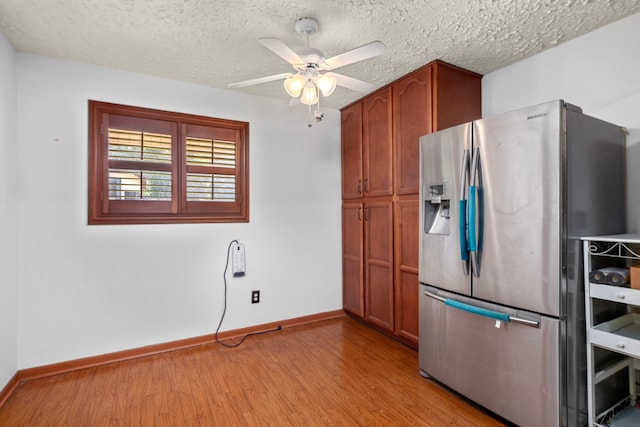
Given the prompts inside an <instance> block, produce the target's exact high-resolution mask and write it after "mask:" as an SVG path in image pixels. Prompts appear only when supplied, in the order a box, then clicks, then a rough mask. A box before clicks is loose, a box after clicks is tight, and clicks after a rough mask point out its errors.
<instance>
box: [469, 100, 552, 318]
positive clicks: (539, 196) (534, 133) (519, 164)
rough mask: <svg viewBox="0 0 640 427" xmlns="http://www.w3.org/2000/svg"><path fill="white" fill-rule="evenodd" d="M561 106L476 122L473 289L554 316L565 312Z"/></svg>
mask: <svg viewBox="0 0 640 427" xmlns="http://www.w3.org/2000/svg"><path fill="white" fill-rule="evenodd" d="M561 106H562V102H561V101H554V102H551V103H546V104H542V105H538V106H534V107H530V108H527V109H522V110H517V111H513V112H510V113H506V114H502V115H499V116H494V117H489V118H486V119H482V120H478V121H476V122H474V124H473V138H474V154H475V156H474V159H473V161H472V164H473V163H475V162H477V175H475V182H474V179H473V178H472V184H476V186H475V188H477V192H476V195H477V206H476V212H477V215H475V216H474V217H473V218H470V224H469V228H470V229H471V228H472V227H473V231H477V233H475V234H476V235H477V247H478V251H477V255H478V263H477V265H476V270H475V271H474V282H473V296H474V297H476V298H480V299H483V300H487V301H492V302H495V303H497V304H504V305H508V306H511V307H519V308H522V309H525V310H529V311H533V312H537V313H543V314H548V315H551V316H559V314H560V302H559V301H560V274H561V270H560V265H561V245H560V243H561V230H560V223H561V215H562V214H561V206H562V200H561V194H560V189H561V187H562V182H561V181H562V179H563V178H562V170H563V167H562V153H563V151H564V148H563V145H564V142H563V141H564V140H563V138H562V137H561V129H562V126H561V123H562V114H561V109H562V107H561ZM470 188H471V187H470ZM470 191H471V193H474V191H476V190H475V189H471V190H470ZM472 195H473V194H472ZM469 234H470V235H471V234H473V233H471V232H470V233H469Z"/></svg>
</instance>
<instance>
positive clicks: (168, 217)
mask: <svg viewBox="0 0 640 427" xmlns="http://www.w3.org/2000/svg"><path fill="white" fill-rule="evenodd" d="M111 118H113V120H116V118H117V120H119V121H120V122H126V120H127V119H128V118H130V119H131V120H133V121H134V122H136V123H137V122H138V121H140V122H141V121H151V123H156V124H157V126H158V127H163V129H170V132H171V135H172V155H171V162H170V164H169V163H167V164H166V165H162V167H164V168H166V169H167V170H169V171H171V176H172V180H171V182H172V191H171V194H172V196H171V200H167V201H150V200H135V201H121V200H115V199H111V200H110V198H109V165H110V162H111V165H112V167H113V166H114V165H116V166H117V165H118V162H119V161H114V160H110V159H109V142H108V130H109V129H108V128H109V126H108V123H109V120H110V119H111ZM154 126H155V125H154ZM189 132H196V133H197V135H198V136H202V135H203V132H204V133H206V132H209V134H211V135H214V137H215V136H216V135H221V136H222V137H223V138H226V139H229V138H231V139H232V140H233V141H234V142H235V148H236V153H235V168H232V169H233V171H234V174H233V175H234V177H235V201H214V200H212V201H193V200H187V183H186V181H187V179H186V177H187V170H188V169H189V170H193V169H194V167H193V166H190V165H188V164H187V160H186V140H187V137H193V135H190V134H189ZM214 139H215V138H214ZM124 163H127V162H126V161H125V162H124ZM133 163H135V162H130V164H133ZM195 169H196V170H199V169H201V168H200V167H198V166H196V167H195ZM214 169H216V168H215V167H214V166H211V167H210V170H212V171H213V170H214ZM212 173H216V172H212ZM88 190H89V191H88V204H89V215H88V216H89V224H90V225H97V224H174V223H230V222H249V123H247V122H240V121H234V120H226V119H218V118H212V117H204V116H196V115H190V114H183V113H175V112H169V111H162V110H154V109H149V108H141V107H133V106H127V105H120V104H112V103H106V102H99V101H92V100H90V101H89V189H88Z"/></svg>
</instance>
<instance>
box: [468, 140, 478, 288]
mask: <svg viewBox="0 0 640 427" xmlns="http://www.w3.org/2000/svg"><path fill="white" fill-rule="evenodd" d="M479 163H480V149H479V148H475V149H474V150H473V157H472V158H471V176H470V182H471V185H469V219H468V220H467V221H468V224H469V254H470V256H471V269H472V270H473V275H474V276H476V277H478V276H479V273H480V266H479V265H478V235H477V223H476V217H477V215H476V210H477V206H478V187H477V181H478V164H479Z"/></svg>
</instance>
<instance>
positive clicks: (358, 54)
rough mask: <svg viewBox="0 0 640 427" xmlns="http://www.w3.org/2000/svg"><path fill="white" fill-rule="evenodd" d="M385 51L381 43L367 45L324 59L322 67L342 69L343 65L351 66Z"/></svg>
mask: <svg viewBox="0 0 640 427" xmlns="http://www.w3.org/2000/svg"><path fill="white" fill-rule="evenodd" d="M386 49H387V48H386V46H385V45H384V43H382V42H381V41H375V42H371V43H367V44H365V45H362V46H360V47H357V48H355V49H351V50H348V51H346V52H344V53H341V54H340V55H336V56H333V57H331V58H329V59H325V61H324V64H323V65H324V67H325V69H327V70H335V69H336V68H339V67H344V66H345V65H349V64H353V63H354V62H358V61H364V60H365V59H369V58H373V57H374V56H378V55H382V54H383V53H384V51H385V50H386Z"/></svg>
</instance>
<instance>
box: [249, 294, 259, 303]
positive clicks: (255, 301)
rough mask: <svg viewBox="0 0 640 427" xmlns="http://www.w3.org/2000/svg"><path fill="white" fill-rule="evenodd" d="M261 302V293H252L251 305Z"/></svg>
mask: <svg viewBox="0 0 640 427" xmlns="http://www.w3.org/2000/svg"><path fill="white" fill-rule="evenodd" d="M259 302H260V291H251V304H257V303H259Z"/></svg>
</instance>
